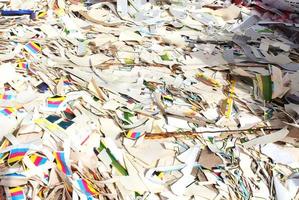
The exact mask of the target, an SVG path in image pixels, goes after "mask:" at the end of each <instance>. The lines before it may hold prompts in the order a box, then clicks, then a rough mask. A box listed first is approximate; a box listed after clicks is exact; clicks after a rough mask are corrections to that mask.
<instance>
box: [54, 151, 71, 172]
mask: <svg viewBox="0 0 299 200" xmlns="http://www.w3.org/2000/svg"><path fill="white" fill-rule="evenodd" d="M54 158H55V161H56V165H57V168H58V169H59V170H60V171H62V172H63V173H64V174H65V175H67V176H70V175H72V171H71V168H70V167H69V166H68V165H67V163H66V160H65V156H64V152H62V151H56V152H54Z"/></svg>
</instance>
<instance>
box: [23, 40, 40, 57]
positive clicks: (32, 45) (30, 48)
mask: <svg viewBox="0 0 299 200" xmlns="http://www.w3.org/2000/svg"><path fill="white" fill-rule="evenodd" d="M24 48H25V49H26V51H27V52H28V53H30V54H31V55H33V56H35V55H36V54H38V53H39V52H40V51H41V50H42V49H41V47H40V45H39V44H37V43H36V42H28V43H27V44H25V47H24Z"/></svg>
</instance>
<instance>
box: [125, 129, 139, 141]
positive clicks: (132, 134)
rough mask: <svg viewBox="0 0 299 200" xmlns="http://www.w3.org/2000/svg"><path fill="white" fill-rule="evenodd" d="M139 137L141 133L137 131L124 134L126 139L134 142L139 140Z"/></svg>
mask: <svg viewBox="0 0 299 200" xmlns="http://www.w3.org/2000/svg"><path fill="white" fill-rule="evenodd" d="M141 135H142V133H141V132H139V131H133V130H129V131H128V133H127V134H126V137H127V138H130V139H134V140H136V139H138V138H140V137H141Z"/></svg>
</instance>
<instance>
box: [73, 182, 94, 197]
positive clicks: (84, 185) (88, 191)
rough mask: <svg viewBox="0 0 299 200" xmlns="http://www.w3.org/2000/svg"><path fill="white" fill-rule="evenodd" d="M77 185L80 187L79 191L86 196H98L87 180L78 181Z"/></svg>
mask: <svg viewBox="0 0 299 200" xmlns="http://www.w3.org/2000/svg"><path fill="white" fill-rule="evenodd" d="M77 183H78V185H79V187H80V191H81V192H82V193H83V194H85V195H86V196H94V195H97V194H98V192H97V191H96V190H95V189H94V188H93V187H92V185H91V184H90V182H89V181H88V180H86V179H78V180H77Z"/></svg>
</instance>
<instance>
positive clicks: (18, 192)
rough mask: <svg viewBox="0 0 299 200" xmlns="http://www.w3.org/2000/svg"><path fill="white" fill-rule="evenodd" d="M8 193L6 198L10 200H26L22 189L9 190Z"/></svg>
mask: <svg viewBox="0 0 299 200" xmlns="http://www.w3.org/2000/svg"><path fill="white" fill-rule="evenodd" d="M8 191H9V194H8V196H10V197H11V200H26V197H25V194H24V191H23V188H22V187H13V188H9V190H8Z"/></svg>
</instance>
